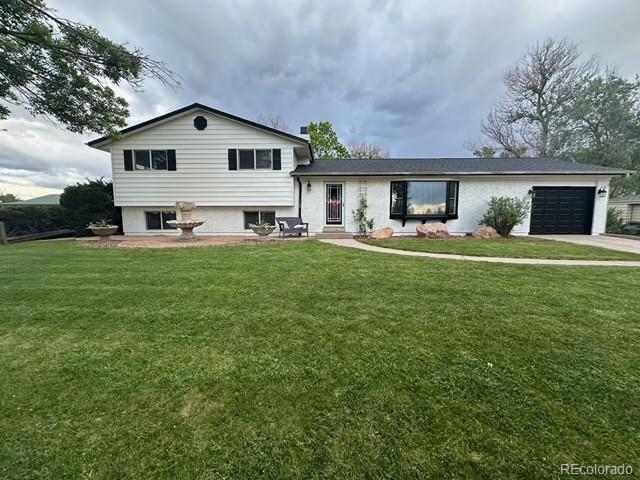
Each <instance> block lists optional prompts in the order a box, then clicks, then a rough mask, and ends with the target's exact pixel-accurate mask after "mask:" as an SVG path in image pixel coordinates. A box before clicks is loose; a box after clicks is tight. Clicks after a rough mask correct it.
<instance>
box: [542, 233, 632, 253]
mask: <svg viewBox="0 0 640 480" xmlns="http://www.w3.org/2000/svg"><path fill="white" fill-rule="evenodd" d="M538 237H539V238H544V239H547V240H559V241H561V242H569V243H575V244H577V245H591V246H593V247H602V248H608V249H609V250H618V251H619V252H631V253H638V254H640V240H633V239H630V238H620V237H608V236H605V235H535V236H533V238H538Z"/></svg>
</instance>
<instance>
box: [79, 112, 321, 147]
mask: <svg viewBox="0 0 640 480" xmlns="http://www.w3.org/2000/svg"><path fill="white" fill-rule="evenodd" d="M198 110H201V111H204V112H208V113H211V114H213V115H218V116H220V117H223V118H226V119H228V120H232V121H234V122H238V123H241V124H244V125H248V126H250V127H253V128H256V129H259V130H262V131H264V132H267V133H271V134H273V135H277V136H280V137H284V138H287V139H288V140H291V141H294V142H296V143H299V144H301V145H305V146H307V147H308V148H309V150H310V151H311V144H310V143H309V141H308V140H307V139H305V138H301V137H298V136H296V135H292V134H291V133H288V132H283V131H281V130H277V129H275V128H271V127H268V126H266V125H262V124H260V123H257V122H254V121H252V120H247V119H246V118H242V117H238V116H236V115H232V114H230V113H227V112H223V111H222V110H217V109H215V108H212V107H208V106H206V105H203V104H201V103H193V104H191V105H187V106H186V107H182V108H179V109H178V110H174V111H172V112H169V113H165V114H164V115H160V116H159V117H155V118H152V119H150V120H146V121H144V122H142V123H138V124H136V125H132V126H130V127H127V128H124V129H122V130H120V131H119V132H118V134H119V135H122V136H124V137H127V136H130V135H135V134H136V133H139V132H141V131H144V130H146V129H149V128H152V127H155V126H156V125H160V124H162V123H165V122H167V121H170V120H172V119H174V118H178V117H181V116H183V115H187V114H189V113H192V112H195V111H198ZM113 141H114V139H113V137H112V136H110V135H107V136H104V137H100V138H96V139H95V140H91V141H90V142H87V145H89V146H90V147H93V148H100V147H103V146H105V145H108V144H110V143H111V142H113Z"/></svg>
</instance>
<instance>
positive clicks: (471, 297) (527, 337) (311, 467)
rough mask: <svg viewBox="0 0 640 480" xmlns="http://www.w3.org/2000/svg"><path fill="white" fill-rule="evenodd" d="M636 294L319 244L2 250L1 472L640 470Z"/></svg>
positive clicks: (572, 277)
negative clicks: (572, 466)
mask: <svg viewBox="0 0 640 480" xmlns="http://www.w3.org/2000/svg"><path fill="white" fill-rule="evenodd" d="M639 291H640V269H635V268H617V269H615V268H605V267H555V266H553V267H550V266H518V265H501V264H481V265H480V264H477V263H471V262H469V263H467V262H460V261H444V260H433V259H428V258H410V257H399V256H397V255H382V254H376V253H371V252H364V251H358V250H354V249H348V248H340V247H334V246H331V245H327V244H322V243H319V242H316V241H313V240H311V241H304V242H283V243H275V244H270V245H258V246H233V247H212V248H198V249H175V250H174V249H165V250H152V249H149V250H134V249H117V248H114V249H109V248H102V249H101V248H93V247H87V246H81V245H78V244H76V243H75V242H73V241H57V242H40V243H31V244H22V245H12V246H8V247H0V298H1V300H2V314H1V317H0V385H1V386H2V388H1V390H0V478H2V479H14V478H24V479H27V478H28V479H39V478H47V479H48V478H91V479H103V478H117V479H121V478H140V479H149V478H167V479H170V478H171V479H173V478H180V479H182V478H187V479H188V478H193V479H196V478H198V479H222V478H232V479H236V478H238V479H249V478H305V479H306V478H394V479H395V478H443V479H454V478H483V479H492V480H493V479H509V478H512V479H524V478H559V472H560V470H559V464H561V463H583V464H589V465H591V464H594V463H606V464H620V463H626V464H632V465H633V466H634V467H635V469H636V471H637V469H638V468H640V465H639V464H638V458H639V457H638V452H640V409H639V408H638V405H640V368H638V366H639V365H640V315H639V312H640V295H638V292H639ZM599 478H604V477H599Z"/></svg>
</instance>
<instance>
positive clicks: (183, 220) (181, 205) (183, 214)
mask: <svg viewBox="0 0 640 480" xmlns="http://www.w3.org/2000/svg"><path fill="white" fill-rule="evenodd" d="M194 208H196V204H195V203H194V202H176V210H179V211H180V220H168V221H167V223H168V224H169V225H171V226H173V227H175V228H179V229H180V230H182V233H181V234H180V236H179V237H178V240H195V238H196V236H195V235H194V234H193V229H194V228H196V227H199V226H200V225H202V224H203V223H204V222H205V221H204V220H193V219H192V218H191V211H192V210H193V209H194Z"/></svg>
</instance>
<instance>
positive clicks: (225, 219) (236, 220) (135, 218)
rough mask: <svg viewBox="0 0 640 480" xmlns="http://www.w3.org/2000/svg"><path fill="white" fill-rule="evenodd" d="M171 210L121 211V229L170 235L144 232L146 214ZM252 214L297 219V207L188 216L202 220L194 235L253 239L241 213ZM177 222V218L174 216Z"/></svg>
mask: <svg viewBox="0 0 640 480" xmlns="http://www.w3.org/2000/svg"><path fill="white" fill-rule="evenodd" d="M158 210H160V211H161V210H173V209H172V208H169V207H166V206H162V205H156V206H148V207H122V226H123V229H124V233H125V234H127V235H173V234H177V233H179V231H177V230H173V229H171V230H164V231H160V230H147V226H146V218H145V212H146V211H158ZM256 210H269V211H275V212H276V216H282V217H292V216H294V217H295V216H297V215H298V211H297V207H295V206H294V207H278V206H272V207H265V206H257V205H254V206H247V207H197V208H196V209H195V210H193V212H192V216H193V218H194V219H197V220H205V223H204V225H202V226H200V227H198V228H196V229H195V230H194V231H195V233H196V234H198V235H244V234H251V235H255V234H254V233H253V232H252V231H251V230H245V229H244V212H245V211H256ZM178 218H179V214H178Z"/></svg>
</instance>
